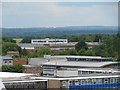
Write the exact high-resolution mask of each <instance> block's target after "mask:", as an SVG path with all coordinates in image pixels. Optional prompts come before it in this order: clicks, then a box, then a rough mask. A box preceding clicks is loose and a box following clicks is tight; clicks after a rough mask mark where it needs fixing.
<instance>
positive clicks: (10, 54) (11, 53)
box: [7, 51, 20, 57]
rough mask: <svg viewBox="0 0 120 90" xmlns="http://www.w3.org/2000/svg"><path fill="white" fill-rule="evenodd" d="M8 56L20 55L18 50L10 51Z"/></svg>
mask: <svg viewBox="0 0 120 90" xmlns="http://www.w3.org/2000/svg"><path fill="white" fill-rule="evenodd" d="M7 56H10V57H13V56H20V54H19V52H18V51H8V52H7Z"/></svg>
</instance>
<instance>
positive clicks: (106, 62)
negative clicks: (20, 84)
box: [42, 56, 120, 76]
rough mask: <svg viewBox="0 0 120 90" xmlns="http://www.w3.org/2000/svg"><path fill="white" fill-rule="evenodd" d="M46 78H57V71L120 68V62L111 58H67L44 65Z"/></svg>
mask: <svg viewBox="0 0 120 90" xmlns="http://www.w3.org/2000/svg"><path fill="white" fill-rule="evenodd" d="M42 65H43V75H44V76H56V71H57V70H73V69H74V70H77V69H80V68H94V69H95V68H98V69H99V68H111V69H112V68H113V69H118V68H120V63H119V62H114V61H112V59H111V58H103V57H98V56H97V57H96V56H66V60H50V61H49V62H46V63H43V64H42Z"/></svg>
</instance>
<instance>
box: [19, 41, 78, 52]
mask: <svg viewBox="0 0 120 90" xmlns="http://www.w3.org/2000/svg"><path fill="white" fill-rule="evenodd" d="M75 44H76V42H69V43H65V44H47V45H46V44H45V45H44V44H30V43H20V44H18V46H20V47H21V48H22V49H26V50H27V51H29V52H34V51H37V50H39V49H41V48H44V47H47V48H50V50H52V51H60V50H66V49H75Z"/></svg>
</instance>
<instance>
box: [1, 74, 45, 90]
mask: <svg viewBox="0 0 120 90" xmlns="http://www.w3.org/2000/svg"><path fill="white" fill-rule="evenodd" d="M32 77H36V75H35V74H25V73H10V72H0V79H1V80H2V83H3V84H4V86H5V88H4V87H3V90H5V89H6V90H14V89H15V90H16V89H20V90H23V89H24V90H26V89H33V88H34V89H40V90H41V89H42V90H43V89H47V80H43V79H42V80H40V79H39V80H35V79H31V78H32ZM0 84H1V83H0ZM0 88H1V87H0Z"/></svg>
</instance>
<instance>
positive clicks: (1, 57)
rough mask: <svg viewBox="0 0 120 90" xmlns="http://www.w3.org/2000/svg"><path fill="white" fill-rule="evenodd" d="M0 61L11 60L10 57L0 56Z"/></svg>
mask: <svg viewBox="0 0 120 90" xmlns="http://www.w3.org/2000/svg"><path fill="white" fill-rule="evenodd" d="M0 59H12V57H10V56H0Z"/></svg>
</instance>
